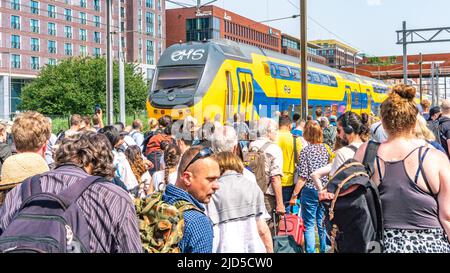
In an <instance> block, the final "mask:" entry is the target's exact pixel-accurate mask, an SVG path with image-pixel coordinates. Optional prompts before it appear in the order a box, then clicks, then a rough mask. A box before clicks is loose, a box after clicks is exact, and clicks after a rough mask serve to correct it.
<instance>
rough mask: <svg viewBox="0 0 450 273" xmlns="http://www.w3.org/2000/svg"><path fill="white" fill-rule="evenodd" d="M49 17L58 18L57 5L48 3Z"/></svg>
mask: <svg viewBox="0 0 450 273" xmlns="http://www.w3.org/2000/svg"><path fill="white" fill-rule="evenodd" d="M47 10H48V17H51V18H56V7H55V6H54V5H48V6H47Z"/></svg>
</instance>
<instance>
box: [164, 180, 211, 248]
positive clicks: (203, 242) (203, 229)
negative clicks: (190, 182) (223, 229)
mask: <svg viewBox="0 0 450 273" xmlns="http://www.w3.org/2000/svg"><path fill="white" fill-rule="evenodd" d="M179 200H185V201H188V202H191V203H192V204H194V205H195V206H196V207H197V208H199V209H200V210H202V211H204V210H205V208H204V206H203V205H202V204H201V203H200V202H199V201H198V200H197V199H195V198H194V197H192V195H190V194H189V193H187V192H186V191H184V190H182V189H180V188H177V187H175V186H174V185H172V184H168V185H167V187H166V191H165V192H164V195H163V201H165V202H167V203H169V204H171V205H173V204H174V203H175V202H177V201H179ZM183 218H184V233H183V239H181V241H180V243H179V247H180V250H181V252H182V253H211V252H212V246H213V237H214V233H213V225H212V222H211V219H209V217H208V216H206V215H205V214H204V213H201V212H200V211H197V210H187V211H185V212H184V213H183Z"/></svg>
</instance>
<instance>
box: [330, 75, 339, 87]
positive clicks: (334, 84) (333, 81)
mask: <svg viewBox="0 0 450 273" xmlns="http://www.w3.org/2000/svg"><path fill="white" fill-rule="evenodd" d="M330 85H331V86H335V87H337V86H338V85H337V81H336V77H335V76H330Z"/></svg>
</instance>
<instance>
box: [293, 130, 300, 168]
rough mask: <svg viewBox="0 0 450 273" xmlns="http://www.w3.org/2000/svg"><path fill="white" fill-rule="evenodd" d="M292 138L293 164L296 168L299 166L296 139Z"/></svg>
mask: <svg viewBox="0 0 450 273" xmlns="http://www.w3.org/2000/svg"><path fill="white" fill-rule="evenodd" d="M292 138H293V139H294V163H295V165H296V166H298V165H299V162H298V161H299V160H298V154H297V153H298V151H297V137H295V136H292Z"/></svg>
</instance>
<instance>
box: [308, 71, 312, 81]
mask: <svg viewBox="0 0 450 273" xmlns="http://www.w3.org/2000/svg"><path fill="white" fill-rule="evenodd" d="M308 82H312V77H311V73H309V72H308Z"/></svg>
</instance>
